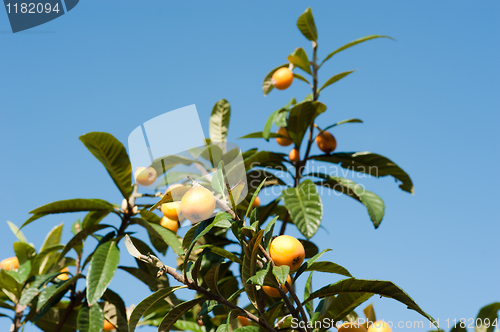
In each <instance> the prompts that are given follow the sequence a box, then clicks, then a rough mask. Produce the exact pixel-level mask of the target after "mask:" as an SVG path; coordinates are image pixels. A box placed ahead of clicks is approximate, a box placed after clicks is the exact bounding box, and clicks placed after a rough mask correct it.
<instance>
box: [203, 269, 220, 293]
mask: <svg viewBox="0 0 500 332" xmlns="http://www.w3.org/2000/svg"><path fill="white" fill-rule="evenodd" d="M219 270H220V264H217V265H215V266H214V267H212V268H211V269H210V270H208V272H207V273H206V274H205V276H204V277H203V279H204V280H205V282H206V283H207V285H208V288H209V290H210V291H211V292H212V293H215V294H217V295H221V294H220V292H219V288H218V287H217V282H218V281H219Z"/></svg>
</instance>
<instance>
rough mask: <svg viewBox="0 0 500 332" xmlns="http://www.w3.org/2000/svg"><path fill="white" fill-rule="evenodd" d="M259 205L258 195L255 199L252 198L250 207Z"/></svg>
mask: <svg viewBox="0 0 500 332" xmlns="http://www.w3.org/2000/svg"><path fill="white" fill-rule="evenodd" d="M259 206H260V198H259V196H257V197H255V199H254V200H253V203H252V207H253V208H256V207H259Z"/></svg>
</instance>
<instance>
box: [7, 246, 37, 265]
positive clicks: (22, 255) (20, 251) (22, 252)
mask: <svg viewBox="0 0 500 332" xmlns="http://www.w3.org/2000/svg"><path fill="white" fill-rule="evenodd" d="M13 246H14V252H15V253H16V257H17V259H18V260H19V264H23V263H24V262H26V261H27V260H29V259H31V258H32V257H33V256H34V255H35V254H36V251H35V248H33V247H32V246H30V245H29V244H27V243H24V242H14V245H13Z"/></svg>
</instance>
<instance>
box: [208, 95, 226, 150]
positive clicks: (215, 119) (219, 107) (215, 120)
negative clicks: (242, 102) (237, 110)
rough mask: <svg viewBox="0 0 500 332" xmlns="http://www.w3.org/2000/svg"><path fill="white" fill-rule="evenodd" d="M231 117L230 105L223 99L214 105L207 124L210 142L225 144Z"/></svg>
mask: <svg viewBox="0 0 500 332" xmlns="http://www.w3.org/2000/svg"><path fill="white" fill-rule="evenodd" d="M230 117H231V105H229V102H228V101H227V100H225V99H221V100H219V101H218V102H217V103H215V105H214V108H213V109H212V115H211V116H210V122H209V127H208V130H209V134H210V139H211V140H212V142H225V141H226V137H227V131H228V128H229V118H230Z"/></svg>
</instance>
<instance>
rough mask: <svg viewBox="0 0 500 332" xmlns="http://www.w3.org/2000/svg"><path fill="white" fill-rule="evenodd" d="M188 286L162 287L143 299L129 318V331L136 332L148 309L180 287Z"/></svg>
mask: <svg viewBox="0 0 500 332" xmlns="http://www.w3.org/2000/svg"><path fill="white" fill-rule="evenodd" d="M185 287H186V286H176V287H168V288H164V289H160V290H158V291H156V292H155V293H153V294H151V295H149V296H148V297H146V298H145V299H144V300H142V301H141V302H140V303H139V304H138V305H137V306H136V307H135V308H134V310H133V311H132V314H131V315H130V320H129V332H134V331H135V328H136V327H137V324H138V323H139V320H140V319H141V317H142V316H143V315H144V313H145V312H146V311H148V310H149V308H151V307H152V306H153V305H154V304H155V303H157V302H158V301H161V300H163V299H164V298H166V297H167V296H169V295H170V294H172V293H173V292H175V291H176V290H178V289H181V288H185Z"/></svg>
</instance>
